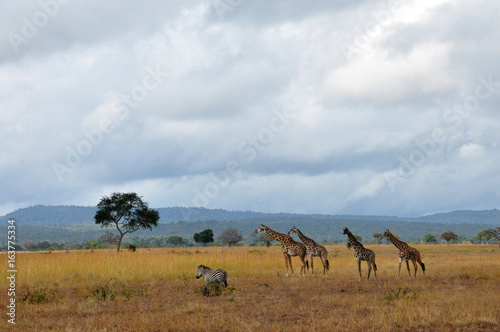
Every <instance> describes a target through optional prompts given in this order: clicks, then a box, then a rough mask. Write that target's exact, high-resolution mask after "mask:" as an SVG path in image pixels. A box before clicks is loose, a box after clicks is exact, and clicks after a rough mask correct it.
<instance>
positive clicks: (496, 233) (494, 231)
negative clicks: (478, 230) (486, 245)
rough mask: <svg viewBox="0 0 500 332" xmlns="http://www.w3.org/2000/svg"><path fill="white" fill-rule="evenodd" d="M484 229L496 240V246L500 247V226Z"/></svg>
mask: <svg viewBox="0 0 500 332" xmlns="http://www.w3.org/2000/svg"><path fill="white" fill-rule="evenodd" d="M486 231H487V232H488V233H489V234H490V235H491V238H495V239H497V240H498V246H499V247H500V227H497V228H489V229H487V230H486Z"/></svg>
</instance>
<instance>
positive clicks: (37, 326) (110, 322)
mask: <svg viewBox="0 0 500 332" xmlns="http://www.w3.org/2000/svg"><path fill="white" fill-rule="evenodd" d="M367 247H368V248H370V249H373V250H374V251H375V253H376V255H377V266H378V281H375V280H371V279H370V281H367V280H366V275H367V266H366V263H365V262H363V264H362V273H363V277H364V280H362V281H361V282H360V281H358V272H357V265H356V262H355V260H354V257H353V253H352V251H349V250H348V249H347V248H346V247H345V246H327V249H328V251H329V259H330V266H331V269H330V271H329V274H328V276H327V277H326V278H323V277H322V276H321V273H320V272H321V271H322V266H321V262H320V260H319V259H317V258H316V259H315V271H316V273H317V275H316V276H314V277H313V276H311V273H310V272H309V273H308V276H307V277H306V278H300V277H298V272H299V260H298V259H296V258H292V261H293V264H294V267H295V276H291V277H288V278H285V276H284V274H285V264H284V259H283V255H282V253H281V248H280V247H277V246H273V247H270V248H264V247H233V248H221V247H209V248H189V249H187V248H177V249H171V248H162V249H151V250H147V249H141V250H138V251H137V252H128V251H123V252H120V253H116V252H115V251H114V250H96V251H94V252H91V251H69V252H64V251H61V252H52V253H45V252H18V253H17V268H18V280H17V284H16V293H17V295H16V301H17V302H16V303H17V312H16V314H17V317H16V325H15V326H12V325H11V324H8V322H7V317H6V315H5V314H3V315H2V316H3V317H2V319H1V321H0V330H1V331H285V330H286V331H347V330H349V331H477V330H482V331H498V330H500V297H499V296H498V295H499V294H500V250H499V249H498V246H494V245H450V246H449V247H447V246H445V245H418V246H416V247H417V248H418V249H419V250H420V252H421V253H422V259H423V261H424V263H425V265H426V267H427V271H426V276H425V277H423V275H422V271H421V270H420V269H419V272H418V274H417V279H416V280H409V278H408V273H407V271H406V266H404V263H403V268H402V271H401V278H400V279H399V280H396V276H397V272H398V257H397V253H398V251H397V249H396V248H395V247H394V246H392V245H380V246H377V245H370V246H367ZM0 257H1V258H0V259H1V260H2V261H3V262H7V257H6V253H1V254H0ZM199 264H205V265H208V266H210V267H212V268H223V269H225V270H227V271H228V274H229V279H228V281H229V286H230V287H229V289H228V290H227V291H226V292H224V294H223V295H221V296H214V297H207V296H203V295H201V293H200V292H199V289H200V288H201V287H202V286H204V281H203V280H201V279H200V280H197V279H195V275H196V271H197V268H196V267H197V265H199ZM5 265H6V264H4V266H5ZM412 269H413V267H412ZM6 270H7V269H6V268H5V269H3V270H2V271H0V278H1V281H2V283H1V284H0V286H1V288H2V289H1V291H0V302H1V304H2V309H3V310H2V311H4V310H5V307H6V303H7V301H8V296H7V282H6V280H7V278H6V277H7V275H6V273H7V272H6Z"/></svg>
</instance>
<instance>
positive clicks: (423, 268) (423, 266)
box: [417, 257, 425, 276]
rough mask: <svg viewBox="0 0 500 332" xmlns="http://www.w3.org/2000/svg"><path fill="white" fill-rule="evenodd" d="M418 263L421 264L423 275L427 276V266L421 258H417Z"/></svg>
mask: <svg viewBox="0 0 500 332" xmlns="http://www.w3.org/2000/svg"><path fill="white" fill-rule="evenodd" d="M417 262H418V264H420V267H421V268H422V273H423V274H424V276H425V264H424V263H422V260H421V259H420V257H419V258H417Z"/></svg>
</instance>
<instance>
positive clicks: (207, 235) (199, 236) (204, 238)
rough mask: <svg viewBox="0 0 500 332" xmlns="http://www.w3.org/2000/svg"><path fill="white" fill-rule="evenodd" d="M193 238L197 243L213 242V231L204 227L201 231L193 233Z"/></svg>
mask: <svg viewBox="0 0 500 332" xmlns="http://www.w3.org/2000/svg"><path fill="white" fill-rule="evenodd" d="M193 239H194V240H195V241H196V242H197V243H202V244H203V245H207V243H209V242H214V232H213V231H212V230H211V229H205V230H204V231H203V232H200V233H195V234H194V236H193Z"/></svg>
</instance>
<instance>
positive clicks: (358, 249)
mask: <svg viewBox="0 0 500 332" xmlns="http://www.w3.org/2000/svg"><path fill="white" fill-rule="evenodd" d="M345 234H347V237H348V238H349V242H350V243H351V246H352V247H353V248H354V258H356V261H357V262H358V270H359V280H360V281H361V261H366V262H367V263H368V280H370V272H371V271H372V265H373V273H375V280H377V265H376V264H375V253H374V252H373V250H370V249H366V248H365V247H364V246H363V245H362V244H361V243H359V242H358V240H356V238H355V237H354V235H352V233H351V232H350V231H349V228H347V227H346V228H344V235H345Z"/></svg>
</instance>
